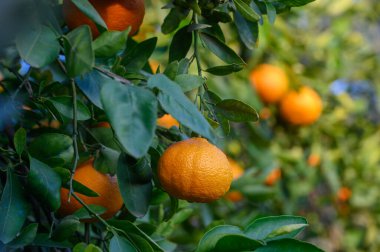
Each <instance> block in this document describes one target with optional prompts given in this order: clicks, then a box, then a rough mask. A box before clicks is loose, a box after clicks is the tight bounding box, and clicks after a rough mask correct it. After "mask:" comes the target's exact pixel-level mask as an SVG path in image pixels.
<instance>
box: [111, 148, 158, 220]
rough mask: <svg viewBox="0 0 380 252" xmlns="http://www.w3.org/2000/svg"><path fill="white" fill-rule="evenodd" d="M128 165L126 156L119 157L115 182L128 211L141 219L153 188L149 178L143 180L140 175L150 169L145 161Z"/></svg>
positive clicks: (147, 206)
mask: <svg viewBox="0 0 380 252" xmlns="http://www.w3.org/2000/svg"><path fill="white" fill-rule="evenodd" d="M130 163H131V162H130V161H129V160H128V159H127V156H126V155H124V154H122V155H120V158H119V164H118V167H117V181H118V183H119V188H120V192H121V196H122V197H123V201H124V204H125V206H126V208H127V209H128V211H129V212H130V213H131V214H133V215H134V216H136V217H143V216H144V215H145V214H146V212H147V211H148V208H149V202H150V198H151V196H152V190H153V186H152V182H151V176H144V177H146V178H143V177H142V176H141V173H142V172H143V173H145V171H146V170H149V171H151V168H150V166H149V164H148V162H147V161H146V160H145V159H141V160H139V161H137V163H135V164H130Z"/></svg>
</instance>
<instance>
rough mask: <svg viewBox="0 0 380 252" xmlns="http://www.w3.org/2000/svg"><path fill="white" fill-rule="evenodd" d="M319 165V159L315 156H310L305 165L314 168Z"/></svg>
mask: <svg viewBox="0 0 380 252" xmlns="http://www.w3.org/2000/svg"><path fill="white" fill-rule="evenodd" d="M320 163H321V157H320V156H319V155H317V154H311V155H310V156H309V158H308V159H307V164H308V165H310V166H311V167H316V166H318V165H319V164H320Z"/></svg>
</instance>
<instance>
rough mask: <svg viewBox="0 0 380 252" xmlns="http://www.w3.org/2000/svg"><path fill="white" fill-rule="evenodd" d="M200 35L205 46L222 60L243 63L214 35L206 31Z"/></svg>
mask: <svg viewBox="0 0 380 252" xmlns="http://www.w3.org/2000/svg"><path fill="white" fill-rule="evenodd" d="M200 36H201V39H202V41H203V42H204V44H205V45H206V47H207V48H208V49H209V50H210V51H211V52H213V53H214V54H215V55H216V56H218V57H219V58H220V59H221V60H223V61H224V62H226V63H228V64H245V63H244V61H243V60H242V59H241V58H240V56H239V55H237V54H236V53H235V52H234V51H233V50H232V49H231V48H229V47H228V46H227V45H226V44H224V43H223V42H221V41H220V40H219V39H217V38H216V37H214V36H212V35H209V34H207V33H200Z"/></svg>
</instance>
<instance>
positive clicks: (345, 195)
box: [338, 187, 352, 202]
mask: <svg viewBox="0 0 380 252" xmlns="http://www.w3.org/2000/svg"><path fill="white" fill-rule="evenodd" d="M351 195H352V191H351V189H350V188H348V187H342V188H340V189H339V191H338V200H339V201H340V202H346V201H348V200H349V199H350V198H351Z"/></svg>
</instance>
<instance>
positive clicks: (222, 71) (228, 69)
mask: <svg viewBox="0 0 380 252" xmlns="http://www.w3.org/2000/svg"><path fill="white" fill-rule="evenodd" d="M243 68H244V65H243V64H231V65H226V66H216V67H211V68H208V69H207V70H206V72H208V73H210V74H213V75H218V76H224V75H229V74H232V73H235V72H239V71H241V70H242V69H243Z"/></svg>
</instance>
